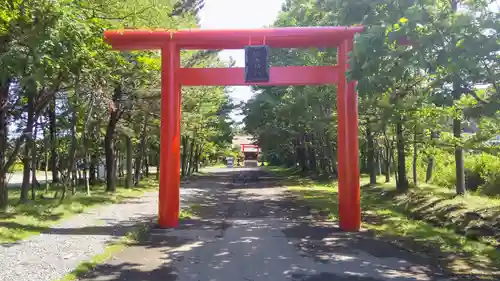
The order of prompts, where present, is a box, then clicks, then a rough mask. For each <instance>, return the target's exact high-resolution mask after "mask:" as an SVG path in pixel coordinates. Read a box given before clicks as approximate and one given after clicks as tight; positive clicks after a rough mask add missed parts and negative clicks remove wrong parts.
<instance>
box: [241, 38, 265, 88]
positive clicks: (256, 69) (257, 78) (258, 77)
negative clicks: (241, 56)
mask: <svg viewBox="0 0 500 281" xmlns="http://www.w3.org/2000/svg"><path fill="white" fill-rule="evenodd" d="M245 82H246V83H254V82H269V47H268V46H265V45H263V46H246V47H245Z"/></svg>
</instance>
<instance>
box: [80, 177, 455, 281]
mask: <svg viewBox="0 0 500 281" xmlns="http://www.w3.org/2000/svg"><path fill="white" fill-rule="evenodd" d="M211 171H212V172H213V173H214V174H212V175H211V176H207V177H206V178H205V179H201V180H200V183H199V184H198V185H199V188H200V189H203V190H205V192H202V193H200V194H201V195H202V196H200V197H198V198H195V199H193V201H191V202H190V203H191V204H195V205H194V206H196V208H195V210H197V211H198V212H199V213H200V216H201V217H202V219H200V220H192V221H186V222H183V223H182V224H181V226H180V227H179V228H177V229H173V230H153V231H152V233H151V235H150V237H149V238H148V239H146V240H145V241H143V242H141V243H138V244H137V245H133V246H131V247H129V248H127V249H126V250H124V251H122V252H120V253H118V254H117V255H115V256H114V257H113V258H112V259H111V260H109V261H108V262H107V263H105V264H103V265H100V266H98V267H97V268H96V269H95V270H94V271H92V272H90V273H89V274H87V275H86V276H85V277H84V278H82V279H81V280H85V281H107V280H123V281H125V280H134V281H140V280H150V281H160V280H162V281H174V280H179V281H239V280H242V281H264V280H269V281H285V280H287V281H288V280H292V281H299V280H300V281H417V280H432V281H437V280H439V281H444V280H449V279H447V278H445V276H444V275H443V274H441V273H440V272H439V270H438V269H436V268H434V267H433V266H432V265H429V264H428V262H429V261H426V260H423V259H421V258H417V257H415V256H413V255H412V254H410V253H409V252H406V251H403V250H401V249H399V248H397V247H395V246H393V245H391V244H389V243H386V242H383V241H380V240H377V239H376V238H374V237H372V236H371V235H369V234H368V233H366V232H360V233H343V232H340V231H339V230H338V229H337V228H336V226H335V225H334V224H332V223H328V222H321V221H316V220H315V219H313V218H312V217H311V215H310V214H309V209H308V208H307V207H306V206H301V205H299V204H298V203H296V202H295V201H294V200H293V199H292V198H291V197H290V196H291V195H289V194H288V193H287V191H286V188H285V187H282V186H280V185H279V184H278V181H277V180H276V179H274V178H272V177H271V176H270V175H268V174H265V173H263V172H262V171H260V170H259V169H234V170H233V169H220V168H219V169H212V170H211Z"/></svg>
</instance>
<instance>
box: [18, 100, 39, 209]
mask: <svg viewBox="0 0 500 281" xmlns="http://www.w3.org/2000/svg"><path fill="white" fill-rule="evenodd" d="M34 95H35V93H33V92H31V93H28V105H27V107H28V112H27V119H26V133H27V135H26V145H25V146H24V155H23V165H24V167H23V183H22V185H21V197H20V199H19V201H20V203H26V202H28V193H29V188H30V174H31V167H30V166H31V149H32V148H33V123H34V121H35V120H34V119H35V118H34V117H35V104H34V102H35V101H34Z"/></svg>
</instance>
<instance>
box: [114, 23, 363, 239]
mask: <svg viewBox="0 0 500 281" xmlns="http://www.w3.org/2000/svg"><path fill="white" fill-rule="evenodd" d="M362 30H363V27H361V26H356V27H341V26H325V27H319V26H318V27H284V28H265V29H241V30H207V29H187V30H110V31H106V32H105V34H104V37H105V40H106V41H107V42H108V43H110V44H111V45H112V46H113V47H114V48H115V49H119V50H148V49H161V51H162V73H161V76H162V101H161V125H160V131H161V139H160V142H161V144H160V154H161V157H160V167H159V173H160V192H159V206H158V222H159V225H160V227H163V228H168V227H175V226H177V225H178V224H179V207H180V196H179V195H180V193H179V192H180V172H179V171H180V120H181V86H182V85H184V86H229V85H248V86H250V85H261V86H288V85H322V84H323V85H324V84H336V85H337V90H338V96H337V111H338V118H337V121H338V144H337V147H338V149H337V152H338V180H339V192H338V197H339V200H338V201H339V226H340V228H341V229H342V230H345V231H357V230H359V228H360V223H361V210H360V200H359V195H360V194H359V155H358V154H359V152H358V104H357V94H356V92H355V81H347V79H346V76H345V73H346V71H347V70H348V67H349V66H348V62H347V54H348V52H349V51H350V50H351V49H352V44H353V38H354V35H355V34H356V33H359V32H361V31H362ZM251 47H258V48H253V49H252V48H251ZM267 47H270V48H314V47H317V48H338V60H337V65H335V66H281V67H269V64H268V60H267V59H266V58H265V59H264V61H265V63H264V64H262V63H261V62H262V60H261V58H263V57H262V56H260V55H258V54H257V55H256V56H257V57H258V59H254V58H252V54H253V55H255V54H256V53H258V52H264V53H266V52H265V50H267ZM181 49H194V50H200V49H202V50H219V49H245V50H247V49H248V54H250V55H249V56H247V59H248V60H249V62H250V63H249V64H246V67H244V68H238V67H236V68H182V67H181V62H180V50H181ZM253 51H257V52H255V53H252V52H253ZM257 62H259V63H257ZM249 74H250V75H249ZM249 77H250V78H251V79H249ZM278 141H279V140H278Z"/></svg>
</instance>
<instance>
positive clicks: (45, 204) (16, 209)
mask: <svg viewBox="0 0 500 281" xmlns="http://www.w3.org/2000/svg"><path fill="white" fill-rule="evenodd" d="M157 187H158V183H157V181H155V180H153V179H152V178H146V179H144V180H143V182H142V183H141V185H140V186H138V187H135V188H131V189H125V188H118V189H117V191H116V192H115V193H107V192H105V191H104V186H95V187H93V188H92V191H91V196H87V195H85V194H84V193H83V192H81V191H79V192H78V193H77V194H75V195H74V196H71V197H69V198H68V199H66V200H64V201H63V202H62V203H61V202H59V199H38V198H37V200H35V201H30V202H29V203H27V204H17V201H18V200H19V195H20V189H17V188H11V189H10V190H9V198H10V199H9V204H10V206H9V209H8V210H7V212H4V213H0V243H10V242H15V241H19V240H22V239H25V238H27V237H29V236H32V235H38V234H40V232H43V231H47V230H49V229H50V227H51V226H52V225H54V224H55V223H57V222H60V221H61V220H63V219H65V218H68V217H70V216H72V215H75V214H79V213H83V212H84V211H85V210H87V209H88V208H91V207H95V206H98V205H104V204H113V203H118V202H121V201H123V200H125V199H130V198H136V197H139V196H141V195H142V194H144V192H147V191H152V190H155V189H157ZM41 192H42V191H39V193H41ZM49 195H50V194H49Z"/></svg>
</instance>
